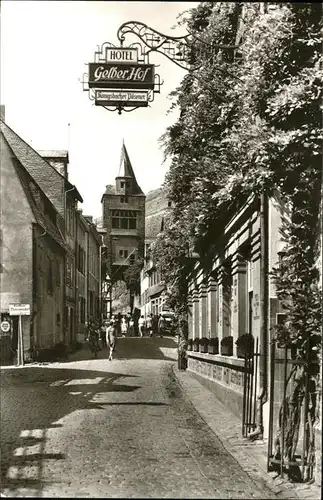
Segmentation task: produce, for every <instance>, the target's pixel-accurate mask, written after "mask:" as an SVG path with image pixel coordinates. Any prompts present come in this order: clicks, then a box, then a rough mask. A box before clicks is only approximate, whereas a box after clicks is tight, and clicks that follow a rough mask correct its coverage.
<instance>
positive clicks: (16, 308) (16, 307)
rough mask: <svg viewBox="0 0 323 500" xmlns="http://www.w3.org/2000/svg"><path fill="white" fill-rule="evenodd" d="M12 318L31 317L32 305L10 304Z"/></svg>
mask: <svg viewBox="0 0 323 500" xmlns="http://www.w3.org/2000/svg"><path fill="white" fill-rule="evenodd" d="M9 315H10V316H30V304H9Z"/></svg>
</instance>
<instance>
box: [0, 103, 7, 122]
mask: <svg viewBox="0 0 323 500" xmlns="http://www.w3.org/2000/svg"><path fill="white" fill-rule="evenodd" d="M0 115H1V120H2V121H3V122H5V121H6V108H5V105H4V104H1V105H0Z"/></svg>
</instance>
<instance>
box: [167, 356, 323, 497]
mask: <svg viewBox="0 0 323 500" xmlns="http://www.w3.org/2000/svg"><path fill="white" fill-rule="evenodd" d="M173 370H174V374H175V376H176V378H177V380H178V382H179V384H180V386H181V388H182V390H183V394H184V396H185V397H187V399H189V400H190V401H191V403H192V404H193V406H194V407H195V409H196V410H197V411H198V413H199V414H200V415H201V417H202V418H203V420H204V421H205V422H206V423H207V424H208V426H209V427H210V428H211V429H212V431H213V432H214V433H215V434H216V435H217V436H218V437H219V438H220V440H221V442H222V444H223V446H224V447H225V448H226V450H227V451H228V452H229V453H230V454H231V455H232V456H233V457H234V458H235V459H236V460H237V462H238V463H239V464H240V466H241V468H242V469H243V470H244V471H245V472H247V474H248V475H249V476H250V477H251V478H252V479H253V480H254V481H255V483H256V484H259V483H262V484H265V485H266V486H267V487H268V488H270V489H271V490H272V491H273V492H274V493H275V494H276V495H277V497H278V498H286V499H307V500H319V499H320V498H321V490H320V488H319V487H318V486H317V485H315V484H302V483H292V482H290V481H288V479H282V478H281V477H280V476H277V473H274V472H270V473H269V472H267V442H266V441H254V442H252V441H249V440H247V439H244V438H242V436H241V421H240V420H239V419H238V418H237V417H236V416H235V415H234V414H233V413H231V412H230V410H228V408H226V407H225V406H224V405H223V404H222V403H221V402H220V401H219V400H218V399H217V397H216V396H215V395H214V394H213V393H212V392H211V391H210V390H209V389H207V388H206V387H204V385H202V384H201V383H200V382H199V381H198V380H197V378H195V376H194V375H193V374H191V373H190V372H189V371H180V370H178V368H177V366H176V365H174V368H173Z"/></svg>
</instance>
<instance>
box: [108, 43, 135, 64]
mask: <svg viewBox="0 0 323 500" xmlns="http://www.w3.org/2000/svg"><path fill="white" fill-rule="evenodd" d="M105 59H106V61H107V62H113V63H120V64H125V63H134V64H137V62H138V49H130V48H128V47H107V48H106V53H105Z"/></svg>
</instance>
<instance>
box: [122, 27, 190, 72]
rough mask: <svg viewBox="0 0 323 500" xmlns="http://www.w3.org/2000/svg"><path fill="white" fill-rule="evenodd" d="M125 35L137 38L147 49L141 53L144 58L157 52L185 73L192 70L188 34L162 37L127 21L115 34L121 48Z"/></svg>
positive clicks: (154, 31) (155, 32)
mask: <svg viewBox="0 0 323 500" xmlns="http://www.w3.org/2000/svg"><path fill="white" fill-rule="evenodd" d="M127 34H130V35H135V36H137V37H138V38H139V39H140V40H141V42H142V43H143V44H144V45H145V46H146V47H147V48H148V50H145V49H144V51H143V54H144V56H145V57H148V56H149V53H150V52H159V53H160V54H163V55H164V56H166V57H167V58H168V59H169V60H170V61H172V62H173V63H175V64H176V65H177V66H179V67H180V68H182V69H184V70H187V71H188V70H192V69H193V68H192V66H191V64H190V62H189V59H190V51H191V47H192V46H193V38H192V36H191V35H190V34H189V33H188V34H187V35H184V36H169V35H163V34H162V33H160V32H159V31H157V30H155V29H153V28H151V27H150V26H147V25H146V24H144V23H141V22H139V21H127V22H126V23H123V24H122V25H121V26H120V27H119V29H118V32H117V37H118V39H119V40H120V45H121V47H123V43H124V41H125V38H126V35H127ZM197 67H198V66H196V68H197Z"/></svg>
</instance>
